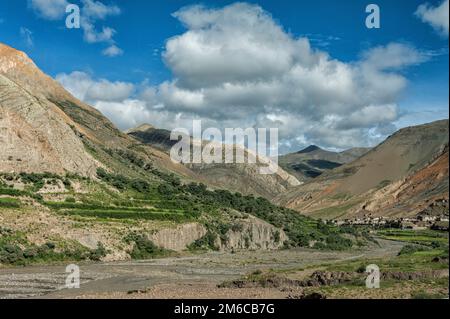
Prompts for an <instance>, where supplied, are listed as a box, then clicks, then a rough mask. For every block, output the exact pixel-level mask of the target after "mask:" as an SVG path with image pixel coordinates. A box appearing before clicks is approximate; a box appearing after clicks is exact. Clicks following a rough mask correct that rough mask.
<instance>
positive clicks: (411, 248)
mask: <svg viewBox="0 0 450 319" xmlns="http://www.w3.org/2000/svg"><path fill="white" fill-rule="evenodd" d="M425 250H429V248H427V247H423V246H418V245H406V246H403V247H402V249H401V250H400V252H399V253H398V256H402V255H412V254H414V253H415V252H418V251H425Z"/></svg>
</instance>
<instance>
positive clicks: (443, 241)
mask: <svg viewBox="0 0 450 319" xmlns="http://www.w3.org/2000/svg"><path fill="white" fill-rule="evenodd" d="M377 235H378V236H380V237H381V238H384V239H389V240H397V241H402V242H407V243H410V244H418V245H426V246H430V247H439V246H441V245H447V246H448V232H442V231H436V230H429V229H427V230H402V229H383V230H379V231H378V232H377Z"/></svg>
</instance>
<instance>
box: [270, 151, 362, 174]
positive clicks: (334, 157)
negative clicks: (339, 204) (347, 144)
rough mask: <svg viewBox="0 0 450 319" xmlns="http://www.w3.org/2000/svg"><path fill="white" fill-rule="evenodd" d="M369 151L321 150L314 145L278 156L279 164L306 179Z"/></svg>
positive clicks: (289, 171)
mask: <svg viewBox="0 0 450 319" xmlns="http://www.w3.org/2000/svg"><path fill="white" fill-rule="evenodd" d="M368 151H369V148H364V147H360V148H352V149H348V150H345V151H342V152H331V151H327V150H323V149H321V148H320V147H318V146H316V145H310V146H308V147H307V148H305V149H303V150H301V151H298V152H296V153H290V154H286V155H283V156H280V157H279V160H278V161H279V165H280V166H281V167H282V168H283V169H285V170H286V171H287V172H288V173H290V174H292V175H294V176H295V177H297V179H298V180H299V181H307V180H310V179H312V178H316V177H317V176H320V175H321V174H323V173H324V172H326V171H328V170H331V169H334V168H336V167H339V166H342V165H343V164H346V163H350V162H352V161H354V160H356V159H357V158H359V157H360V156H362V155H364V154H365V153H367V152H368Z"/></svg>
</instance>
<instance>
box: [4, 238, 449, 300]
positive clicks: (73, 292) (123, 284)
mask: <svg viewBox="0 0 450 319" xmlns="http://www.w3.org/2000/svg"><path fill="white" fill-rule="evenodd" d="M379 243H380V245H379V246H377V245H371V246H370V247H365V249H364V250H351V251H345V252H331V251H317V250H311V249H291V250H278V251H265V252H261V251H241V252H236V253H223V252H220V253H219V252H215V253H204V254H200V255H186V256H181V257H170V258H161V259H153V260H145V261H126V262H113V263H86V264H80V265H79V266H80V272H81V287H80V288H79V289H64V283H65V278H66V273H65V266H62V265H58V266H29V267H14V268H0V298H208V299H213V298H295V295H296V293H298V291H293V290H292V289H283V288H281V289H280V287H278V288H261V287H240V288H237V287H232V286H230V287H226V288H218V285H219V284H221V283H223V282H229V281H233V280H237V279H239V278H242V277H243V276H245V275H247V274H250V273H252V272H267V271H275V272H278V273H290V272H293V273H295V274H296V275H299V274H300V275H305V276H306V275H310V274H311V273H312V272H313V271H314V270H316V269H321V268H323V266H324V265H330V264H335V263H336V264H338V263H345V262H353V261H357V260H361V261H363V260H365V259H389V258H394V257H395V256H396V255H397V254H398V252H399V251H400V250H401V248H402V247H403V246H404V243H401V242H397V241H389V240H379ZM447 269H448V267H447ZM447 276H448V275H447ZM335 297H336V296H335Z"/></svg>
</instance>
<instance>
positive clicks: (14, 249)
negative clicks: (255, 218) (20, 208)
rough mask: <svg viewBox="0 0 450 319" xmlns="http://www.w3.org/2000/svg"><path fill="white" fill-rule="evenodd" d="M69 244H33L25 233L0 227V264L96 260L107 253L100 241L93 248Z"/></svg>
mask: <svg viewBox="0 0 450 319" xmlns="http://www.w3.org/2000/svg"><path fill="white" fill-rule="evenodd" d="M70 246H72V247H67V246H64V245H63V246H61V247H57V245H56V244H55V243H52V242H47V243H45V244H43V245H35V244H32V243H30V242H29V241H28V240H27V239H26V237H25V234H23V233H21V232H17V231H12V230H10V229H8V228H3V227H0V264H5V265H15V266H23V265H28V264H33V263H52V262H62V261H80V260H93V261H98V260H100V259H101V258H102V257H104V256H106V253H107V251H106V249H105V248H104V247H103V245H102V244H101V243H99V245H98V247H97V248H96V249H93V250H92V249H88V248H86V247H83V246H81V245H79V244H78V245H77V244H72V245H70Z"/></svg>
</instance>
